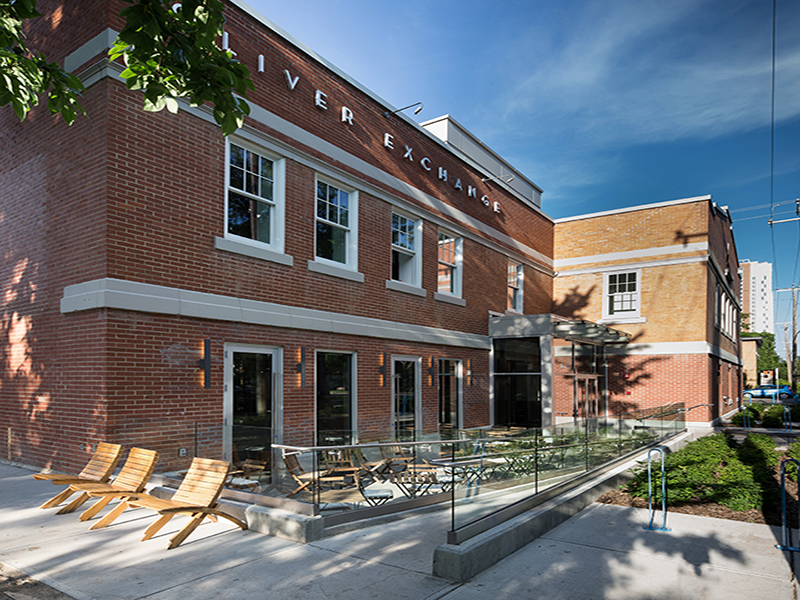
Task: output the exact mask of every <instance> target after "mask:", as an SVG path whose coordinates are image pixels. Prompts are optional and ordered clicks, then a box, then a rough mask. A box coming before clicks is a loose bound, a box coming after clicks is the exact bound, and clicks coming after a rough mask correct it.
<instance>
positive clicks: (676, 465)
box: [625, 433, 800, 510]
mask: <svg viewBox="0 0 800 600" xmlns="http://www.w3.org/2000/svg"><path fill="white" fill-rule="evenodd" d="M798 451H800V448H798ZM777 461H778V454H777V451H776V450H775V445H774V444H773V443H772V440H770V439H769V438H768V437H767V436H763V435H754V434H751V435H749V436H748V439H747V440H745V442H743V443H742V445H741V446H737V445H736V442H735V441H733V439H732V438H731V437H730V436H729V435H727V434H725V433H718V434H715V435H710V436H706V437H703V438H700V439H699V440H696V441H694V442H691V443H690V444H688V445H686V447H684V448H683V449H682V450H680V451H678V452H675V453H674V454H671V455H669V456H667V457H666V459H665V464H664V467H665V471H666V480H667V481H666V484H667V504H668V505H675V504H681V503H687V502H716V503H718V504H722V505H724V506H727V507H729V508H731V509H733V510H748V509H750V508H761V506H762V504H763V496H764V493H765V492H764V490H765V489H766V487H765V486H767V485H768V482H767V478H768V476H769V473H770V471H769V469H770V465H774V464H777ZM625 490H626V491H627V492H628V493H629V494H631V495H632V496H636V497H639V498H647V497H648V484H647V466H646V464H645V463H640V466H639V467H638V468H637V469H636V470H635V474H634V477H633V479H632V480H631V481H630V482H629V483H628V485H627V486H626V488H625ZM653 498H654V501H656V502H659V503H660V502H661V466H660V465H658V464H657V463H654V464H653Z"/></svg>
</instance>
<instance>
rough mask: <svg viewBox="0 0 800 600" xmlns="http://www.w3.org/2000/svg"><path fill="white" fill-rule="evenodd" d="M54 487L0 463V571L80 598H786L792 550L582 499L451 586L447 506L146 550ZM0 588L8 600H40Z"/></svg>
mask: <svg viewBox="0 0 800 600" xmlns="http://www.w3.org/2000/svg"><path fill="white" fill-rule="evenodd" d="M58 489H60V488H56V487H54V486H53V485H51V484H49V483H45V482H37V481H34V480H33V478H32V477H31V471H28V470H26V469H22V468H19V467H14V466H9V465H7V464H2V463H0V563H3V564H5V565H8V566H10V567H13V568H14V569H18V570H19V571H22V572H23V573H25V574H27V575H28V576H30V577H31V578H33V579H35V580H38V581H40V582H42V583H44V584H47V585H49V586H51V587H52V588H55V589H56V590H59V591H61V592H63V593H65V594H67V595H69V596H71V597H73V598H75V599H77V600H84V599H86V600H88V599H93V600H116V599H120V600H122V599H125V600H134V599H139V598H149V599H152V600H171V599H176V600H177V599H180V600H185V599H186V598H192V599H193V600H206V599H208V600H217V599H226V598H236V599H237V600H238V599H241V598H266V599H272V598H275V599H281V600H293V599H310V598H315V599H316V598H326V599H330V598H342V599H347V600H361V599H367V598H380V599H381V600H394V599H413V600H420V599H444V600H467V599H478V598H487V597H492V598H493V600H511V599H512V598H514V599H516V600H519V599H521V598H547V599H548V600H562V599H563V600H565V599H592V598H594V599H601V598H608V599H620V600H623V599H624V600H644V599H649V600H661V599H664V600H666V599H682V598H686V599H690V598H691V599H692V600H696V599H697V598H703V599H704V600H713V599H717V598H719V599H720V600H723V599H724V600H735V599H737V598H742V599H745V598H747V599H752V598H769V600H790V599H792V598H794V597H795V595H794V585H795V584H794V580H793V578H792V569H791V567H790V564H789V562H788V561H787V555H788V554H789V553H785V552H782V551H780V550H778V549H776V548H775V547H774V544H775V543H776V542H779V541H780V531H779V530H778V529H775V528H771V527H768V526H764V525H754V524H750V523H738V522H733V521H724V520H720V519H707V518H702V517H693V516H689V515H681V514H675V513H670V514H669V516H668V522H667V526H668V527H669V528H670V529H671V531H669V532H662V531H648V530H644V529H643V525H645V524H646V523H647V511H646V510H639V509H629V508H622V507H618V506H608V505H602V504H593V505H591V506H590V507H589V508H588V509H586V510H584V511H582V512H581V513H579V514H578V515H576V516H575V517H573V518H572V519H570V520H569V521H566V522H565V523H563V524H562V525H560V526H558V527H556V528H555V529H553V530H551V531H550V532H549V533H547V534H546V535H544V536H542V537H540V538H539V539H537V540H536V541H534V542H533V543H531V544H529V545H528V546H526V547H524V548H523V549H522V550H519V551H518V552H516V553H514V554H513V555H511V556H509V557H508V558H506V559H504V560H502V561H501V562H499V563H498V564H497V565H495V566H494V567H492V568H490V569H488V570H486V571H484V572H483V573H481V574H480V575H478V576H476V577H474V578H473V579H471V580H470V581H468V582H466V583H464V584H456V583H453V582H449V581H446V580H444V579H440V578H437V577H433V576H432V575H430V573H431V571H432V557H433V551H434V549H435V547H436V546H438V545H440V544H442V543H444V541H445V539H446V531H447V526H448V518H449V513H448V511H440V512H434V513H427V514H422V515H417V516H413V517H409V518H407V519H403V520H401V521H397V522H393V523H388V524H383V525H379V526H374V527H369V528H365V529H361V530H358V531H351V532H348V533H344V534H341V535H337V536H334V537H330V538H326V539H323V540H320V541H318V542H313V543H310V544H306V545H303V544H298V543H296V542H290V541H287V540H282V539H278V538H273V537H269V536H266V535H263V534H258V533H253V532H249V531H245V532H242V531H240V530H239V529H237V528H235V527H234V526H232V525H231V524H229V523H227V522H219V523H216V524H213V523H207V524H204V525H203V526H201V527H200V528H199V529H198V530H197V531H196V532H195V533H194V534H192V536H191V537H190V538H189V539H188V540H187V541H186V542H184V543H183V545H182V546H180V547H179V548H177V549H175V550H170V551H167V550H166V549H165V548H166V543H167V540H168V539H169V537H171V536H172V534H173V533H174V532H175V531H176V530H177V529H178V528H179V527H180V526H181V524H182V517H176V518H175V519H174V521H175V524H174V525H173V524H170V525H168V526H167V527H165V528H164V530H162V533H161V534H160V535H158V536H157V537H155V538H153V539H152V540H149V541H147V542H140V541H139V538H140V537H141V534H142V532H143V530H144V529H145V527H147V525H149V524H150V523H151V522H152V521H153V513H152V512H148V511H144V510H134V511H127V512H126V513H125V514H123V516H122V517H121V518H120V519H118V521H117V523H116V524H115V525H113V526H111V527H109V528H107V529H105V530H100V531H89V530H88V524H87V523H82V522H80V521H78V520H77V515H76V514H71V515H55V514H54V512H55V511H54V510H40V509H38V508H37V507H38V506H39V504H41V503H42V502H44V501H45V500H46V499H48V498H50V497H52V496H53V495H54V494H55V493H56V492H57V491H58ZM0 589H2V588H0ZM28 589H29V590H31V591H32V590H34V589H35V588H28ZM20 590H22V588H20ZM6 592H7V593H8V594H9V597H11V598H14V599H15V600H28V599H29V598H37V599H38V598H48V596H39V595H35V596H32V595H30V593H31V592H29V591H27V590H25V591H24V592H23V591H17V592H13V591H12V592H9V591H8V590H6ZM1 594H2V592H0V598H2V595H1ZM12 594H16V596H15V595H12Z"/></svg>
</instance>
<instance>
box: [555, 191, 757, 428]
mask: <svg viewBox="0 0 800 600" xmlns="http://www.w3.org/2000/svg"><path fill="white" fill-rule="evenodd" d="M554 248H555V251H554V265H555V269H556V271H557V275H556V278H555V280H554V281H555V283H554V305H553V312H554V313H555V314H558V315H561V316H564V317H567V318H570V319H585V320H588V321H593V322H595V323H598V324H602V325H605V326H608V327H610V328H613V329H615V330H618V331H621V332H624V333H626V334H627V335H628V339H629V342H628V343H627V344H618V345H614V346H607V347H606V351H605V354H606V356H607V358H608V360H607V372H606V373H603V374H602V375H604V376H605V377H606V379H607V380H606V382H605V383H607V396H605V397H603V396H604V393H603V392H604V390H603V387H604V386H602V385H600V386H598V388H597V394H598V396H599V398H598V401H599V402H600V403H601V410H602V408H604V407H603V406H602V405H603V404H604V403H607V407H608V410H609V412H611V413H617V412H620V411H621V410H625V409H627V408H631V409H636V408H646V407H650V406H662V405H665V404H668V403H670V402H685V403H686V406H687V408H691V407H695V408H692V409H691V410H690V411H689V414H688V415H687V420H688V421H694V422H704V423H707V422H711V421H715V420H717V419H719V418H720V417H721V416H723V415H725V414H726V413H729V412H731V411H733V410H734V409H735V408H736V406H737V403H738V400H739V398H740V397H741V368H742V367H741V360H740V358H739V357H740V352H739V336H738V332H739V314H740V311H741V307H740V305H739V298H740V280H739V274H738V259H737V255H736V246H735V243H734V240H733V233H732V229H731V217H730V214H729V213H728V211H727V209H725V208H721V207H719V206H717V205H716V204H715V203H714V202H713V201H712V200H711V197H710V196H704V197H699V198H688V199H684V200H675V201H671V202H663V203H658V204H649V205H644V206H636V207H631V208H625V209H620V210H614V211H608V212H602V213H595V214H589V215H582V216H577V217H570V218H565V219H560V220H557V221H556V226H555V243H554ZM557 362H558V361H557ZM584 379H585V377H584ZM553 385H554V388H555V391H556V393H555V398H554V411H555V413H556V416H557V417H558V416H559V415H562V416H565V415H567V414H572V412H573V410H574V407H575V406H578V407H580V404H581V402H580V400H581V398H582V397H585V396H587V394H588V395H591V393H592V388H591V387H590V388H589V391H588V392H587V391H586V390H585V387H581V385H579V384H577V383H576V375H575V374H574V373H572V372H570V370H569V369H564V370H563V371H559V370H558V369H556V372H555V373H554V382H553ZM576 389H577V390H578V391H577V392H575V390H576ZM573 395H575V396H577V398H578V401H574V398H573Z"/></svg>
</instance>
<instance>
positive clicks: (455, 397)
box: [439, 359, 461, 439]
mask: <svg viewBox="0 0 800 600" xmlns="http://www.w3.org/2000/svg"><path fill="white" fill-rule="evenodd" d="M460 375H461V363H460V362H459V361H457V360H448V359H439V435H440V436H441V437H442V439H447V438H449V437H451V436H453V435H454V434H455V431H456V430H457V429H458V428H459V414H460V406H459V404H460V397H461V393H460V387H461V386H460V385H459V384H460V379H461V377H460Z"/></svg>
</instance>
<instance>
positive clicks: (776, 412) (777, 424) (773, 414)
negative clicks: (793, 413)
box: [761, 404, 783, 429]
mask: <svg viewBox="0 0 800 600" xmlns="http://www.w3.org/2000/svg"><path fill="white" fill-rule="evenodd" d="M761 425H762V426H763V427H767V428H769V429H782V428H783V405H782V404H775V405H774V406H770V407H769V408H768V409H767V410H766V411H764V416H763V417H761Z"/></svg>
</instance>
